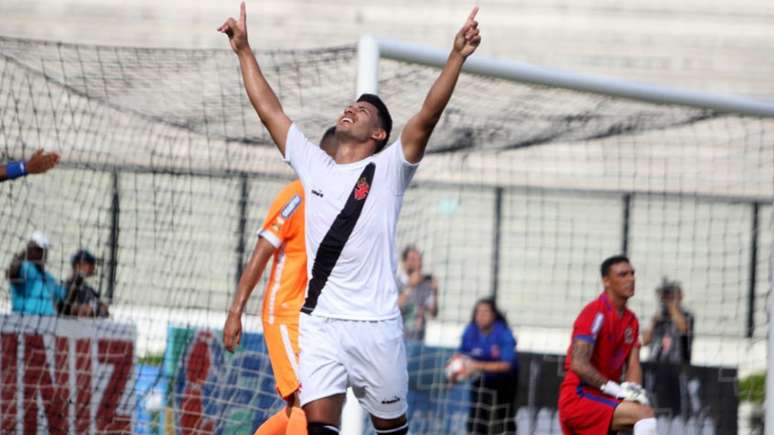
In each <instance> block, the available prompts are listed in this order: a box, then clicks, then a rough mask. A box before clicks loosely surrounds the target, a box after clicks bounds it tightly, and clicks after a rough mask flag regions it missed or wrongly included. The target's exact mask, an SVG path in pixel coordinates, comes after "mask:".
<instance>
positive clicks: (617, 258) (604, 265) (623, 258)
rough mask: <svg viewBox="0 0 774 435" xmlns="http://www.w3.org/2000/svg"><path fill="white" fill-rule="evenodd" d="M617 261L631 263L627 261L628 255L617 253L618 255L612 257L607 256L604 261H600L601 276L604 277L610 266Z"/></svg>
mask: <svg viewBox="0 0 774 435" xmlns="http://www.w3.org/2000/svg"><path fill="white" fill-rule="evenodd" d="M618 263H631V262H630V261H629V257H627V256H625V255H623V254H619V255H613V256H612V257H608V258H606V259H605V261H603V262H602V264H601V265H600V266H599V273H600V274H601V275H602V278H604V277H606V276H607V274H608V273H610V268H611V267H613V265H614V264H618Z"/></svg>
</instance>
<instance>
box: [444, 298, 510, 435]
mask: <svg viewBox="0 0 774 435" xmlns="http://www.w3.org/2000/svg"><path fill="white" fill-rule="evenodd" d="M458 352H459V353H461V354H463V355H466V356H468V357H470V358H471V359H472V361H470V362H468V363H466V364H465V365H464V367H465V368H464V371H466V372H469V373H476V372H480V373H481V376H479V377H478V378H477V379H476V380H475V381H473V383H472V384H471V388H470V413H469V414H468V421H467V431H468V433H469V434H489V433H497V434H499V433H506V434H515V433H516V420H515V417H516V392H517V391H518V371H519V359H518V355H517V354H516V338H514V336H513V333H512V332H511V329H510V327H509V326H508V321H507V320H506V318H505V315H504V314H503V313H502V312H501V311H500V310H499V309H498V308H497V303H496V301H495V300H494V299H493V298H485V299H481V300H479V301H478V302H476V305H475V307H474V308H473V315H472V319H471V320H470V323H469V324H468V326H467V327H466V328H465V331H464V332H463V334H462V343H461V344H460V347H459V349H458ZM467 374H468V373H462V374H461V377H462V378H465V377H467Z"/></svg>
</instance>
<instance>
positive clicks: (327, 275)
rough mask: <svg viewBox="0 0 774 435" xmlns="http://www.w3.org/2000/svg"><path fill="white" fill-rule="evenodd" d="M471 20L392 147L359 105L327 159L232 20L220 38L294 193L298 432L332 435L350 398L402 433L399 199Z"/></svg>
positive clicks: (372, 113)
mask: <svg viewBox="0 0 774 435" xmlns="http://www.w3.org/2000/svg"><path fill="white" fill-rule="evenodd" d="M477 12H478V8H477V7H476V8H474V9H473V11H472V12H471V13H470V15H469V16H468V18H467V20H466V22H465V24H464V26H463V27H462V29H460V31H459V32H458V33H457V35H456V36H455V38H454V45H453V48H452V50H451V53H450V54H449V58H448V60H447V63H446V65H445V66H444V68H443V70H442V72H441V74H440V76H439V77H438V79H437V80H436V81H435V83H434V84H433V86H432V87H431V89H430V91H429V93H428V95H427V97H426V98H425V101H424V103H423V105H422V108H421V110H420V111H419V113H417V114H416V115H414V116H413V117H412V118H411V119H409V121H408V122H407V123H406V126H405V128H404V129H403V132H402V133H401V135H400V138H399V139H398V140H396V141H395V142H393V143H392V144H391V145H389V146H386V145H387V143H388V139H389V136H390V131H391V129H392V119H391V117H390V114H389V111H388V110H387V107H386V106H385V105H384V103H383V102H382V101H381V99H380V98H379V97H377V96H376V95H371V94H364V95H362V96H361V97H360V98H358V101H356V102H354V103H352V104H351V105H349V106H348V107H346V108H345V110H344V112H343V113H342V114H341V115H340V116H339V117H338V120H337V122H336V139H337V142H338V148H337V151H336V155H335V157H334V158H331V157H329V156H328V155H327V154H325V153H324V152H322V151H321V150H320V148H319V147H318V146H316V144H314V143H313V142H310V141H309V140H308V139H307V138H306V136H304V134H303V133H302V132H301V131H300V130H299V128H298V127H297V126H296V125H295V124H293V123H292V121H291V120H290V119H289V118H288V116H287V115H286V114H285V112H284V111H283V109H282V106H281V105H280V102H279V100H278V99H277V97H276V95H275V94H274V92H273V91H272V89H271V87H270V86H269V84H268V83H267V82H266V79H265V78H264V76H263V74H262V73H261V69H260V67H259V66H258V63H257V61H256V59H255V56H254V55H253V53H252V50H251V49H250V45H249V42H248V38H247V26H246V18H245V5H244V3H242V5H241V10H240V17H239V20H238V21H237V20H235V19H233V18H229V19H228V20H226V22H225V23H223V25H222V26H221V27H220V28H219V29H218V30H219V31H221V32H223V33H225V34H226V35H227V36H228V37H229V43H230V44H231V48H232V49H233V50H234V52H235V53H236V54H237V56H238V58H239V63H240V66H241V69H242V76H243V80H244V83H245V88H246V90H247V94H248V96H249V98H250V102H251V103H252V105H253V107H254V108H255V111H256V112H257V113H258V117H259V118H260V119H261V122H262V123H263V124H264V125H265V126H266V128H267V129H268V131H269V134H270V135H271V137H272V139H273V140H274V143H275V144H276V145H277V148H278V149H279V151H280V152H281V153H282V155H283V156H284V158H285V160H286V161H287V162H288V163H289V164H290V165H291V167H292V168H293V169H294V170H295V172H296V173H297V174H298V176H299V178H300V179H301V182H302V184H303V186H304V192H305V194H306V198H307V204H306V212H305V213H306V214H305V218H306V249H307V258H308V268H309V285H308V288H307V295H306V300H305V302H304V306H303V308H302V310H301V311H302V314H301V319H300V335H299V347H300V349H301V354H300V362H299V368H298V371H299V373H298V375H299V380H300V381H301V390H300V401H301V405H302V407H303V409H304V412H305V413H306V417H307V421H308V426H307V428H308V432H309V434H311V435H315V434H336V433H338V427H339V426H340V419H341V410H342V406H343V403H344V397H345V396H344V393H345V391H346V388H347V387H348V386H351V387H352V389H353V391H354V392H355V395H356V396H357V397H358V399H359V401H360V404H361V405H362V406H363V407H364V408H365V409H366V410H367V411H368V412H369V413H370V414H371V421H372V423H373V425H374V428H375V430H376V433H377V434H390V435H403V434H407V433H409V430H408V422H407V420H406V410H407V404H406V395H407V390H408V373H407V371H406V351H405V347H404V343H403V327H402V322H401V319H400V311H399V309H398V305H397V298H398V289H397V284H396V282H395V274H396V270H397V254H396V249H395V232H396V225H397V220H398V216H399V214H400V208H401V205H402V203H403V193H404V191H405V190H406V188H407V187H408V185H409V182H410V181H411V178H412V177H413V175H414V172H415V171H416V167H417V165H418V164H419V161H420V160H421V159H422V157H423V155H424V153H425V148H426V147H427V142H428V140H429V138H430V134H431V133H432V131H433V128H434V127H435V125H436V124H437V122H438V120H439V119H440V117H441V113H442V112H443V109H444V108H445V107H446V104H447V103H448V101H449V98H450V97H451V94H452V92H453V90H454V86H455V84H456V82H457V78H458V77H459V74H460V71H461V69H462V65H463V63H464V62H465V59H466V58H467V57H468V56H469V55H470V54H472V53H473V52H474V51H475V50H476V48H477V47H478V45H479V44H480V42H481V36H480V35H479V31H478V23H477V22H476V21H475V16H476V13H477Z"/></svg>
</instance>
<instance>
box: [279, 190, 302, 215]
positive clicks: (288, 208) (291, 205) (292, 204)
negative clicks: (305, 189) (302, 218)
mask: <svg viewBox="0 0 774 435" xmlns="http://www.w3.org/2000/svg"><path fill="white" fill-rule="evenodd" d="M300 204H301V197H300V196H298V195H293V198H291V199H290V201H288V203H287V204H285V208H283V209H282V213H281V215H282V217H283V218H285V219H287V218H289V217H290V215H292V214H293V212H294V211H296V209H297V208H298V206H299V205H300Z"/></svg>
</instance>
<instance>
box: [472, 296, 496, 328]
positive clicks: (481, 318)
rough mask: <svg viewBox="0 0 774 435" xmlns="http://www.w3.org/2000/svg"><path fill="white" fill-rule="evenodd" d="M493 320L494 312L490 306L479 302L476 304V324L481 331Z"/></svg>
mask: <svg viewBox="0 0 774 435" xmlns="http://www.w3.org/2000/svg"><path fill="white" fill-rule="evenodd" d="M494 321H495V313H494V310H492V306H491V305H489V304H487V303H485V302H481V303H479V304H478V305H477V306H476V326H478V329H480V330H482V331H487V330H489V329H490V328H491V327H492V325H493V324H494Z"/></svg>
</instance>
